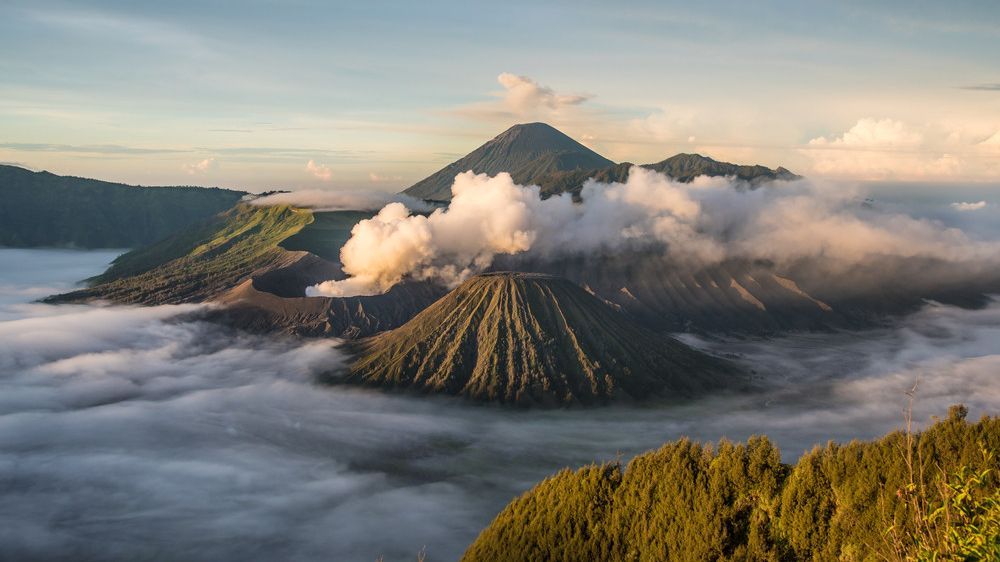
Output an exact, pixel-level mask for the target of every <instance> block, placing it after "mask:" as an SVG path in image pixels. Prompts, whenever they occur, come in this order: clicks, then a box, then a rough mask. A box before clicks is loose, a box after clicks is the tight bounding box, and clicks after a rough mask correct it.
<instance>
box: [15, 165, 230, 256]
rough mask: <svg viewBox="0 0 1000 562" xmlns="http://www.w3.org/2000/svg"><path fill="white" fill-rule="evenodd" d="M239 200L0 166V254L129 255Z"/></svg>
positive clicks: (205, 191)
mask: <svg viewBox="0 0 1000 562" xmlns="http://www.w3.org/2000/svg"><path fill="white" fill-rule="evenodd" d="M244 195H246V193H244V192H242V191H231V190H228V189H218V188H204V187H139V186H131V185H125V184H120V183H111V182H105V181H99V180H93V179H87V178H77V177H70V176H57V175H55V174H51V173H49V172H32V171H31V170H26V169H24V168H19V167H17V166H4V165H0V197H2V198H3V202H4V204H3V205H0V246H13V247H27V248H30V247H39V246H63V247H77V248H136V247H139V246H143V245H146V244H150V243H153V242H155V241H157V240H160V239H161V238H163V237H165V236H167V235H170V234H173V233H174V232H177V231H178V230H180V229H182V228H185V227H188V226H191V225H193V224H195V223H198V222H199V221H202V220H205V219H206V218H208V217H211V216H212V215H215V214H217V213H220V212H222V211H225V210H226V209H229V208H231V207H232V206H233V205H235V204H236V203H237V202H238V201H239V200H240V198H242V197H243V196H244Z"/></svg>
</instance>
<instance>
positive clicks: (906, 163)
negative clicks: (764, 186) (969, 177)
mask: <svg viewBox="0 0 1000 562" xmlns="http://www.w3.org/2000/svg"><path fill="white" fill-rule="evenodd" d="M959 138H960V137H959V135H957V134H954V132H950V133H949V132H944V131H938V130H935V129H934V128H932V127H929V126H923V127H919V128H918V127H913V126H911V125H909V124H907V123H904V122H902V121H897V120H894V119H873V118H864V119H859V120H858V122H857V123H855V124H854V126H853V127H851V128H850V129H849V130H847V131H846V132H844V133H843V134H841V135H840V136H836V137H832V138H828V137H817V138H814V139H812V140H810V141H809V143H808V145H807V147H806V148H805V149H804V150H803V153H804V154H805V155H807V156H808V157H809V158H810V159H812V161H813V169H814V171H815V172H816V173H818V174H821V175H829V176H838V177H854V178H861V179H919V178H929V177H930V178H933V177H939V178H949V177H954V176H957V175H959V174H960V173H962V172H963V169H964V168H965V162H964V161H963V159H962V158H961V157H960V156H958V155H956V154H954V152H956V151H959V150H961V149H962V145H961V144H960V141H959Z"/></svg>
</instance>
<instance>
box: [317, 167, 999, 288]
mask: <svg viewBox="0 0 1000 562" xmlns="http://www.w3.org/2000/svg"><path fill="white" fill-rule="evenodd" d="M452 192H453V195H454V197H453V199H452V202H451V205H450V206H449V207H448V208H447V209H438V210H436V211H434V212H433V213H431V214H430V215H429V216H419V215H416V216H415V215H412V214H410V212H409V211H408V210H407V209H406V208H405V207H404V206H403V205H401V204H399V203H390V204H389V205H386V206H385V207H383V208H382V210H381V211H380V212H379V214H378V215H377V216H376V217H374V218H373V219H371V220H366V221H361V222H360V223H359V224H357V225H356V226H355V227H354V229H353V231H352V236H351V238H350V240H349V241H348V242H347V244H345V246H344V247H343V249H342V250H341V261H342V263H343V264H344V272H345V273H347V274H348V275H349V276H350V277H349V278H348V279H345V280H341V281H326V282H323V283H320V284H318V285H315V286H313V287H310V288H309V289H307V294H309V295H328V296H351V295H360V294H377V293H381V292H384V291H386V290H387V289H389V288H390V287H392V286H393V285H395V284H396V283H398V282H400V281H401V280H402V279H403V278H405V277H412V278H414V279H434V280H438V281H440V282H442V283H444V284H447V285H454V284H456V283H459V282H461V281H462V280H464V279H465V278H466V277H468V276H470V275H473V274H475V273H477V272H479V271H482V270H483V269H485V268H487V267H489V266H490V265H491V264H492V262H493V259H494V258H495V257H496V256H498V255H512V254H521V253H529V254H530V255H532V256H540V257H543V258H546V257H557V256H566V255H573V254H584V255H594V254H600V253H609V252H615V251H619V250H621V249H623V248H626V247H627V248H629V249H646V248H656V249H659V250H662V251H665V252H666V253H667V254H668V255H669V256H670V257H671V258H672V259H673V260H676V261H678V262H681V263H685V264H689V265H711V264H714V263H718V262H720V261H721V260H724V259H727V258H749V259H768V260H772V261H774V262H776V263H779V264H780V263H791V262H793V261H795V260H801V259H808V258H818V259H822V260H823V262H824V264H825V266H826V267H827V268H831V267H833V268H836V267H848V266H850V265H851V264H855V263H858V262H860V261H862V260H866V259H869V258H872V257H878V256H893V257H902V258H910V257H930V258H937V259H941V260H945V261H948V262H974V263H979V264H982V263H983V262H989V263H994V262H998V261H1000V259H998V258H1000V245H998V244H997V243H995V242H982V241H975V240H972V239H970V238H969V237H968V236H967V235H966V234H964V233H963V232H962V231H961V230H958V229H955V228H947V227H945V226H944V225H943V224H941V223H939V222H935V221H931V220H926V219H916V218H913V217H910V216H907V215H902V214H889V213H881V212H878V211H876V210H874V209H870V208H867V207H866V206H864V205H861V204H860V203H859V201H860V194H859V192H858V190H856V189H853V188H851V187H850V186H846V185H843V184H819V183H812V182H809V181H805V180H800V181H796V182H778V183H775V184H773V185H770V186H765V187H762V188H759V189H749V188H748V186H747V185H746V184H743V183H741V182H739V181H738V180H735V179H732V178H709V177H706V176H702V177H699V178H697V179H695V181H693V182H691V183H680V182H675V181H673V180H671V179H670V178H668V177H667V176H665V175H663V174H659V173H657V172H654V171H651V170H647V169H644V168H640V167H633V168H632V170H631V172H630V174H629V177H628V179H627V181H625V182H624V183H610V184H601V183H597V182H595V181H592V180H591V181H588V182H587V183H586V184H585V185H584V187H583V190H582V192H581V198H582V202H581V203H579V204H577V203H574V202H573V201H572V199H571V197H570V196H569V195H568V194H562V195H559V196H555V197H551V198H549V199H545V200H543V199H542V198H541V194H540V192H539V188H538V187H537V186H521V185H517V184H515V183H514V182H513V180H512V179H511V177H510V175H509V174H506V173H501V174H498V175H496V176H494V177H489V176H487V175H485V174H478V175H477V174H474V173H472V172H465V173H462V174H459V175H458V176H456V178H455V183H454V185H453V186H452Z"/></svg>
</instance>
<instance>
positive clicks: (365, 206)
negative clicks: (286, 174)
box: [250, 189, 431, 212]
mask: <svg viewBox="0 0 1000 562" xmlns="http://www.w3.org/2000/svg"><path fill="white" fill-rule="evenodd" d="M392 202H398V203H400V204H402V205H405V206H406V208H408V209H411V210H414V211H418V212H423V211H429V210H431V209H430V207H429V206H428V205H427V204H426V203H424V202H423V200H420V199H416V198H413V197H410V196H409V195H405V194H402V193H384V192H380V191H371V190H365V191H362V190H354V191H344V190H336V191H334V190H323V189H300V190H297V191H290V192H287V193H274V194H272V195H267V196H265V197H258V198H256V199H253V200H251V201H250V204H252V205H260V206H265V207H266V206H271V205H291V206H293V207H304V208H307V209H313V210H316V211H345V210H357V211H377V210H379V209H381V208H382V207H383V206H385V205H386V204H388V203H392Z"/></svg>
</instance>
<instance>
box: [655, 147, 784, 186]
mask: <svg viewBox="0 0 1000 562" xmlns="http://www.w3.org/2000/svg"><path fill="white" fill-rule="evenodd" d="M643 168H649V169H650V170H655V171H657V172H660V173H663V174H666V175H668V176H670V177H672V178H674V179H675V180H678V181H682V182H689V181H691V180H693V179H694V178H696V177H698V176H735V177H737V178H739V179H741V180H744V181H748V182H751V183H761V182H767V181H774V180H796V179H800V177H801V176H798V175H796V174H793V173H792V172H790V171H788V170H786V169H785V168H782V167H780V166H779V167H778V168H777V169H775V170H772V169H770V168H768V167H766V166H761V165H759V164H754V165H741V164H730V163H729V162H719V161H718V160H713V159H712V158H709V157H707V156H702V155H700V154H683V153H681V154H675V155H674V156H671V157H670V158H667V159H666V160H663V161H661V162H657V163H655V164H644V165H643Z"/></svg>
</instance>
